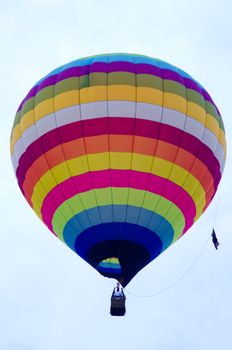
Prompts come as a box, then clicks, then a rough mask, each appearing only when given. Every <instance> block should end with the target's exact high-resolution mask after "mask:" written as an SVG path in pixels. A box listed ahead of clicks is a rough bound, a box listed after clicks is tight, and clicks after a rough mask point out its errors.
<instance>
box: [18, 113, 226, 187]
mask: <svg viewBox="0 0 232 350" xmlns="http://www.w3.org/2000/svg"><path fill="white" fill-rule="evenodd" d="M122 126H123V127H122ZM108 133H109V134H114V135H132V134H134V135H138V136H143V137H148V138H152V139H159V140H162V141H166V142H168V143H170V144H172V145H176V146H181V148H183V149H185V150H186V151H188V152H190V153H192V154H193V155H194V156H196V157H197V158H198V159H200V160H201V161H202V162H203V163H204V164H205V165H206V166H207V167H208V169H209V171H210V172H211V174H212V176H213V178H214V185H215V188H216V187H217V185H218V182H219V180H217V181H216V179H218V177H221V173H220V164H219V162H218V160H217V159H216V157H215V156H214V154H213V152H212V151H211V149H210V148H209V147H207V146H206V145H205V144H203V143H202V142H201V141H200V140H198V139H197V138H196V137H194V136H192V135H190V134H188V133H186V132H183V131H182V130H179V129H177V128H175V127H173V126H170V125H166V124H161V123H158V122H154V121H150V120H144V119H132V118H115V117H114V118H113V117H111V118H105V117H104V118H98V119H91V120H84V121H81V122H80V121H79V122H74V123H71V124H67V125H64V126H61V127H59V128H57V129H54V130H51V131H49V132H48V133H47V134H45V135H43V136H41V137H40V138H38V139H37V140H36V141H34V142H33V143H32V144H31V145H30V146H28V148H27V149H26V151H25V152H24V153H23V154H22V156H21V158H20V160H19V165H18V168H17V171H16V176H17V178H18V183H19V186H20V188H21V189H22V191H23V182H24V179H25V175H26V172H27V171H28V169H29V168H30V167H31V165H32V164H33V162H34V161H35V160H36V159H37V158H38V157H40V156H41V155H42V154H44V153H45V152H47V151H49V150H50V149H52V148H54V147H56V146H57V145H59V144H62V143H65V142H69V141H72V140H75V139H79V138H82V137H88V136H97V135H106V134H108ZM23 193H24V192H23Z"/></svg>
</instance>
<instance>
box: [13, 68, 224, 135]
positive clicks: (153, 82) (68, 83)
mask: <svg viewBox="0 0 232 350" xmlns="http://www.w3.org/2000/svg"><path fill="white" fill-rule="evenodd" d="M119 84H120V85H128V86H137V87H150V88H154V89H158V90H160V91H163V90H164V91H165V92H170V93H173V94H176V95H178V96H181V97H183V98H186V97H187V100H188V101H191V102H193V103H196V104H197V105H199V106H200V107H202V108H204V109H205V110H206V111H207V112H208V113H210V114H211V115H212V116H213V117H214V118H215V119H216V120H217V122H218V123H219V126H220V128H221V129H222V130H223V131H224V125H223V122H222V118H221V116H220V115H219V114H218V112H217V110H216V108H215V106H214V105H213V104H212V103H210V102H208V101H205V100H204V98H203V97H202V95H201V94H199V93H198V92H197V91H195V90H192V89H186V88H185V86H183V85H182V84H180V83H178V82H175V81H172V80H167V79H165V80H162V79H161V78H159V77H156V76H152V75H149V74H137V75H135V74H133V73H126V72H113V73H108V74H107V73H91V74H90V75H84V76H82V77H80V78H79V77H74V78H68V79H65V80H62V81H60V82H58V83H57V84H56V85H55V88H54V86H49V87H45V88H44V89H43V90H40V91H39V92H38V93H37V94H36V98H34V97H32V98H30V99H29V100H27V101H26V102H25V103H24V105H23V109H22V113H21V111H19V112H18V113H17V114H16V116H15V120H14V125H13V127H15V126H16V125H17V124H18V123H19V122H20V120H21V118H23V116H24V114H26V113H27V112H29V111H30V110H32V109H33V108H34V107H35V106H36V105H37V104H39V103H41V102H43V101H45V100H47V99H49V98H52V97H53V96H57V95H59V94H61V93H63V92H66V91H71V90H80V89H83V88H87V87H91V86H110V85H119Z"/></svg>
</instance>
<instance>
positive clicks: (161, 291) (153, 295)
mask: <svg viewBox="0 0 232 350" xmlns="http://www.w3.org/2000/svg"><path fill="white" fill-rule="evenodd" d="M210 238H211V234H210V236H209V237H208V238H207V240H206V242H205V244H204V245H203V247H202V249H201V250H200V252H199V253H198V255H197V256H196V258H195V259H194V261H193V262H192V264H191V265H190V266H189V268H188V269H187V270H186V271H185V272H184V273H183V274H182V275H181V276H180V277H179V278H178V279H177V280H176V281H175V282H173V283H172V284H170V285H169V286H168V287H166V288H164V289H161V290H160V291H158V292H156V293H153V294H150V295H139V294H134V293H131V292H130V291H127V294H128V295H131V296H133V297H136V298H152V297H156V296H158V295H161V294H163V293H166V292H167V291H169V290H170V289H172V288H173V287H175V286H176V285H177V284H178V283H180V282H181V281H182V280H183V279H184V278H185V277H186V276H187V275H188V273H189V272H190V271H191V270H192V268H193V267H194V266H195V264H196V263H197V261H198V260H199V259H200V257H201V255H202V254H203V252H204V250H205V249H206V247H207V245H208V242H209V240H210Z"/></svg>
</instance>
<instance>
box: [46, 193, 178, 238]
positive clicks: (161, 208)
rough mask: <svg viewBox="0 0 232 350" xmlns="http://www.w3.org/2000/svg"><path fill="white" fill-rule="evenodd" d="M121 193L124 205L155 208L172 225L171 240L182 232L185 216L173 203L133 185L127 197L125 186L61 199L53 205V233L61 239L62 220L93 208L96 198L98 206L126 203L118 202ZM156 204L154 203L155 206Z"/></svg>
mask: <svg viewBox="0 0 232 350" xmlns="http://www.w3.org/2000/svg"><path fill="white" fill-rule="evenodd" d="M112 192H113V193H114V195H113V201H112V195H111V193H112ZM145 194H146V195H145ZM122 196H123V197H124V198H128V205H131V206H134V207H139V208H140V207H141V208H144V209H147V210H150V211H152V212H154V209H155V212H156V213H157V214H159V215H161V216H163V217H164V218H165V219H166V220H167V221H168V222H169V223H170V224H171V225H172V226H173V230H174V237H173V241H175V240H176V239H177V238H178V237H179V235H180V234H182V232H183V229H184V225H185V218H184V215H183V214H182V212H181V210H180V209H179V208H178V207H177V206H176V205H175V204H173V203H172V202H170V201H169V200H167V199H165V198H163V197H161V196H159V195H156V194H153V193H150V192H146V191H142V190H136V189H133V188H130V189H129V196H128V188H118V187H117V188H116V187H113V188H104V189H94V190H91V191H87V192H83V193H81V194H77V195H75V196H73V197H72V198H70V199H68V200H67V201H65V202H64V203H63V204H61V205H60V206H59V207H58V208H57V210H56V212H55V214H54V216H53V220H52V226H53V229H54V232H56V234H57V235H58V237H59V238H60V239H62V240H63V229H64V227H65V225H66V223H67V222H68V221H69V220H70V219H71V218H72V217H73V216H74V215H76V214H79V213H81V212H82V211H84V210H85V209H86V210H87V209H90V208H95V207H96V199H97V202H98V206H104V205H110V206H111V205H114V204H115V205H120V204H127V202H126V203H125V202H122ZM82 203H83V205H84V207H83V205H82ZM157 203H158V206H157V207H156V204H157ZM70 209H71V210H70ZM177 218H178V219H177ZM177 227H178V230H177Z"/></svg>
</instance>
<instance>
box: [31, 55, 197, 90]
mask: <svg viewBox="0 0 232 350" xmlns="http://www.w3.org/2000/svg"><path fill="white" fill-rule="evenodd" d="M120 61H122V62H131V63H134V62H135V63H137V64H139V63H144V64H150V65H153V66H155V67H158V68H162V69H169V70H172V71H174V72H176V73H178V74H180V75H182V77H184V78H188V79H191V80H193V81H194V82H195V83H197V84H198V85H199V86H200V87H201V88H203V87H202V86H201V85H200V84H199V83H198V82H197V81H196V80H194V79H193V78H192V77H191V76H190V75H189V74H187V73H186V72H184V71H183V70H181V69H179V68H177V67H175V66H173V65H171V64H169V63H168V62H165V61H162V60H159V59H156V58H153V57H149V56H143V55H139V54H123V53H113V54H100V55H96V56H91V57H84V58H80V59H77V60H74V61H71V62H69V63H67V64H65V65H63V66H60V67H58V68H56V69H54V70H53V71H51V72H50V73H49V74H47V75H46V76H45V77H43V78H42V79H41V80H39V81H38V82H37V83H36V84H35V86H37V85H39V84H40V83H41V82H42V81H43V80H44V79H46V78H48V77H50V76H52V75H55V74H58V73H60V72H62V71H64V70H66V69H68V68H72V67H82V66H85V65H89V64H92V63H93V62H95V63H96V62H105V63H107V62H120Z"/></svg>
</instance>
